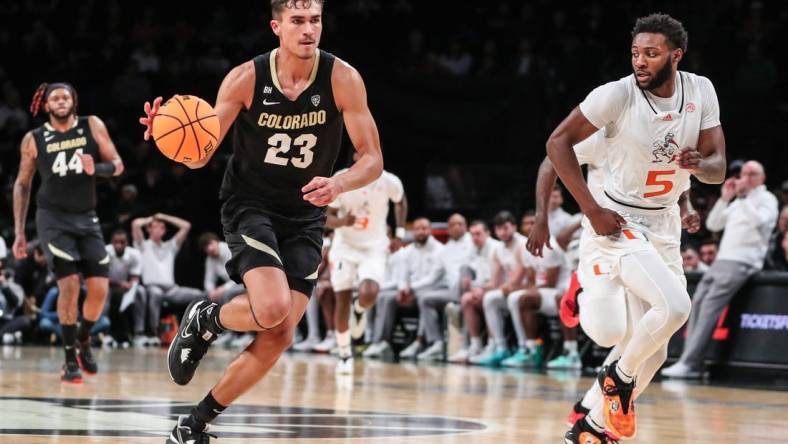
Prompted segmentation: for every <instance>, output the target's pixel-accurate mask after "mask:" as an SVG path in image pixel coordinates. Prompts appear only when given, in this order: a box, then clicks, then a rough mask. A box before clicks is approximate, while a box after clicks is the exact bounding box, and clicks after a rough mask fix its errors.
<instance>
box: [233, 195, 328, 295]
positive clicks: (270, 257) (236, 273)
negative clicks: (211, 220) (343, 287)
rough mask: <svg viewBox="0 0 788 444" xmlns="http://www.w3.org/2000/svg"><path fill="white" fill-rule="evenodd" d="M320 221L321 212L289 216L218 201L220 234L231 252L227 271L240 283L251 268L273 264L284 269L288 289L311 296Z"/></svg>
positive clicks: (319, 246) (319, 248) (319, 255)
mask: <svg viewBox="0 0 788 444" xmlns="http://www.w3.org/2000/svg"><path fill="white" fill-rule="evenodd" d="M324 223H325V217H324V216H322V217H320V218H317V219H311V220H299V219H292V218H288V217H286V216H282V215H279V214H277V213H273V212H269V211H266V210H264V209H263V208H262V206H261V205H252V204H248V203H238V202H235V201H233V199H230V200H229V201H227V202H225V203H224V205H222V226H223V227H224V237H225V240H226V241H227V244H228V245H229V247H230V251H231V252H232V254H233V256H232V259H230V260H229V261H228V262H227V266H226V267H227V274H229V275H230V278H231V279H233V280H234V281H235V282H238V283H243V275H244V274H245V273H246V272H247V271H249V270H251V269H253V268H257V267H276V268H279V269H281V270H283V271H284V273H285V275H286V276H287V283H288V285H289V286H290V289H291V290H296V291H298V292H300V293H303V294H304V295H306V296H307V297H311V295H312V290H314V288H315V284H316V283H317V274H318V268H319V267H320V262H321V261H322V248H323V225H324Z"/></svg>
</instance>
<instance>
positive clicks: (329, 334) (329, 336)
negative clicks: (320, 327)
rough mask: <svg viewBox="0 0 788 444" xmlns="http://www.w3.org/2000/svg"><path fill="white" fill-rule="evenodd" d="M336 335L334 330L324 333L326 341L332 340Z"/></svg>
mask: <svg viewBox="0 0 788 444" xmlns="http://www.w3.org/2000/svg"><path fill="white" fill-rule="evenodd" d="M336 335H337V332H336V331H335V330H329V331H327V332H326V339H333V338H334V337H335V336H336Z"/></svg>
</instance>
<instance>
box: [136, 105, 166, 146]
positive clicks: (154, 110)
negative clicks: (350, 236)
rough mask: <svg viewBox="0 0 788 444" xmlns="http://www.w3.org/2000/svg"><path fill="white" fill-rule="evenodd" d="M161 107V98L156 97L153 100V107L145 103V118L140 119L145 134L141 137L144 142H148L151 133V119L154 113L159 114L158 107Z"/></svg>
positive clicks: (154, 115)
mask: <svg viewBox="0 0 788 444" xmlns="http://www.w3.org/2000/svg"><path fill="white" fill-rule="evenodd" d="M160 106H161V97H156V98H155V99H153V105H151V104H150V102H145V105H144V107H143V109H144V110H145V117H140V123H141V124H143V125H145V133H144V134H143V135H142V138H143V139H145V140H150V138H151V133H152V131H153V118H154V117H156V113H158V112H159V107H160Z"/></svg>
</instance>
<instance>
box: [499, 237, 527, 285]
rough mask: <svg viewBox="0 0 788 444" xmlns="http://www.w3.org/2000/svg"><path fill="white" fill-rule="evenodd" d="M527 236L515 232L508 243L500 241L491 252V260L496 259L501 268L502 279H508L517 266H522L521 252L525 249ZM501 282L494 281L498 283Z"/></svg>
mask: <svg viewBox="0 0 788 444" xmlns="http://www.w3.org/2000/svg"><path fill="white" fill-rule="evenodd" d="M526 242H528V238H526V237H525V236H523V235H522V234H520V233H517V232H515V233H514V237H512V239H511V240H510V241H509V243H508V244H506V243H505V242H501V244H500V246H499V247H498V248H496V249H495V251H494V252H493V260H494V261H497V262H498V263H499V264H500V265H501V268H502V269H503V275H502V278H503V281H504V282H505V281H507V280H509V277H510V275H511V274H512V273H513V272H514V271H515V270H516V268H517V266H518V265H520V266H522V265H523V264H522V252H523V251H524V250H525V243H526ZM502 283H503V282H496V283H495V285H500V284H502Z"/></svg>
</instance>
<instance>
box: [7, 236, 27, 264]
mask: <svg viewBox="0 0 788 444" xmlns="http://www.w3.org/2000/svg"><path fill="white" fill-rule="evenodd" d="M11 250H12V251H13V252H14V258H16V259H24V258H26V257H27V238H25V236H17V237H16V238H15V239H14V246H13V247H11Z"/></svg>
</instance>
